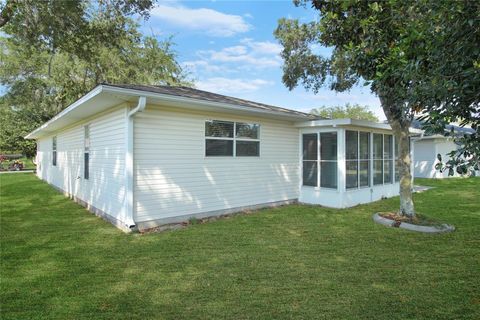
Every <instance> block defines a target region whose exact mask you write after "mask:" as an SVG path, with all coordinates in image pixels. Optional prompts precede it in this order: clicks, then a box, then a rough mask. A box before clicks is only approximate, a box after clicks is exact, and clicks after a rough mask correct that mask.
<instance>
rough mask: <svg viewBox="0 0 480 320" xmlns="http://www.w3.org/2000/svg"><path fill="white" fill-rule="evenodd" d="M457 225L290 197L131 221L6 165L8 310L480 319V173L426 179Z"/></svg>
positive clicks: (102, 315) (9, 313)
mask: <svg viewBox="0 0 480 320" xmlns="http://www.w3.org/2000/svg"><path fill="white" fill-rule="evenodd" d="M419 182H420V183H421V184H423V185H431V186H434V187H435V189H432V190H429V191H427V192H424V193H421V194H417V195H415V202H416V206H417V210H418V211H419V212H421V213H424V214H426V215H428V216H430V217H432V218H435V219H438V220H442V221H444V222H447V223H451V224H454V225H455V226H456V227H457V231H455V232H454V233H451V234H442V235H430V234H420V233H412V232H409V231H405V230H401V229H391V228H386V227H383V226H381V225H377V224H374V223H373V222H372V219H371V216H372V213H374V212H376V211H388V210H395V209H396V208H397V203H398V198H393V199H388V200H382V201H379V202H376V203H372V204H369V205H362V206H357V207H355V208H351V209H348V210H334V209H327V208H322V207H315V206H304V205H291V206H286V207H282V208H277V209H268V210H261V211H258V212H256V213H254V214H249V215H239V216H235V217H232V218H229V219H222V220H218V221H214V222H210V223H206V224H196V225H192V226H190V227H188V228H185V229H182V230H177V231H170V232H164V233H151V234H145V235H140V234H124V233H122V232H121V231H119V230H117V229H116V228H114V227H113V226H111V225H110V224H108V223H107V222H104V221H103V220H101V219H100V218H98V217H95V216H93V215H91V214H90V213H88V212H87V211H86V210H85V209H83V208H82V207H80V206H78V205H76V204H74V203H73V202H71V201H70V200H68V199H66V198H64V197H63V196H62V195H61V194H59V193H57V192H56V191H55V190H54V189H53V188H51V187H50V186H48V185H47V184H46V183H44V182H41V181H39V180H38V179H37V178H36V177H35V176H34V175H32V174H4V175H0V183H1V185H0V187H1V198H0V201H1V287H0V301H1V310H0V312H1V316H0V318H1V319H480V179H479V178H474V179H451V180H442V181H428V180H422V181H418V182H417V183H419Z"/></svg>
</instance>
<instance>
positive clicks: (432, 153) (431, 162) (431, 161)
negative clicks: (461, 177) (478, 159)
mask: <svg viewBox="0 0 480 320" xmlns="http://www.w3.org/2000/svg"><path fill="white" fill-rule="evenodd" d="M457 149H458V145H456V144H455V142H453V139H452V138H449V137H448V138H447V137H445V136H442V135H438V134H436V135H432V136H425V137H419V138H415V139H413V154H414V157H415V158H414V159H415V160H414V161H413V176H414V177H415V178H447V177H448V170H446V171H444V172H440V171H439V170H437V169H435V165H436V164H437V163H438V162H439V161H438V159H437V155H438V154H441V155H442V159H443V161H444V162H445V161H447V160H448V159H449V156H448V155H447V154H448V153H449V152H451V151H453V150H457ZM454 176H458V174H457V173H456V172H455V175H454Z"/></svg>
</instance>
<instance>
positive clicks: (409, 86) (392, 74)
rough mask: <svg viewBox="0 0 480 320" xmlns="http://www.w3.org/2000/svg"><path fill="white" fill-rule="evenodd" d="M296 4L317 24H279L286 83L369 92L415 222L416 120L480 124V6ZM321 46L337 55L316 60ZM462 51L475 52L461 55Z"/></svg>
mask: <svg viewBox="0 0 480 320" xmlns="http://www.w3.org/2000/svg"><path fill="white" fill-rule="evenodd" d="M294 3H295V4H296V5H303V6H308V5H311V6H312V8H313V9H314V10H316V11H317V12H318V19H317V20H315V21H311V22H306V23H301V22H300V21H298V20H296V19H286V18H283V19H281V20H280V21H279V24H278V27H277V29H276V30H275V36H276V37H277V39H278V40H279V41H280V43H281V44H282V46H283V51H282V57H283V59H284V61H285V64H284V74H283V82H284V83H285V85H286V86H287V87H288V88H290V89H293V88H294V87H295V86H297V85H298V84H301V85H303V86H304V87H306V88H307V89H310V90H312V91H314V92H317V91H318V90H319V89H320V88H321V87H322V86H328V87H329V88H331V89H332V90H336V91H345V90H348V89H350V88H351V87H352V86H354V85H357V84H361V83H363V84H364V85H368V86H370V88H371V90H372V91H373V92H374V93H375V94H377V95H378V97H379V98H380V102H381V105H382V108H383V111H384V112H385V116H386V117H387V120H388V121H389V123H390V125H391V126H392V129H393V130H394V133H395V136H396V138H397V139H398V140H399V142H400V147H399V149H400V150H399V151H400V160H399V162H398V166H399V168H400V175H401V181H400V213H401V214H404V215H408V216H413V215H414V207H413V201H412V197H411V172H410V161H411V159H410V156H409V152H408V135H409V127H410V124H411V121H412V119H413V118H414V116H415V115H416V114H419V113H421V112H426V113H428V117H429V118H430V119H437V120H439V119H440V120H441V121H440V122H438V121H437V123H439V124H440V125H442V124H445V122H447V121H449V120H451V119H452V117H455V116H462V117H463V118H464V119H469V120H468V121H472V120H474V121H478V118H477V120H475V117H478V114H479V112H478V111H479V110H478V93H479V92H480V91H479V90H478V89H479V87H478V72H479V68H478V67H479V60H478V56H479V55H478V50H479V48H478V43H480V41H479V38H478V36H479V25H480V23H479V17H478V12H480V3H479V2H477V1H452V0H439V1H436V2H435V4H434V5H433V2H432V1H428V0H419V1H408V0H407V1H359V0H351V1H344V0H334V1H327V0H313V1H307V0H295V1H294ZM317 44H320V45H322V46H325V47H331V48H333V53H332V55H331V56H329V57H323V56H319V55H317V54H316V53H315V51H314V50H313V49H312V46H313V45H317ZM445 46H447V47H448V48H444V47H445ZM475 47H476V48H475ZM464 50H468V51H469V52H468V53H466V54H465V55H463V54H462V52H463V51H464ZM445 52H448V57H449V58H448V59H446V60H444V59H443V58H442V57H443V55H444V53H445ZM475 114H476V116H475ZM432 122H435V121H434V120H432Z"/></svg>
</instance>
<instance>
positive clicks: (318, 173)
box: [301, 132, 320, 188]
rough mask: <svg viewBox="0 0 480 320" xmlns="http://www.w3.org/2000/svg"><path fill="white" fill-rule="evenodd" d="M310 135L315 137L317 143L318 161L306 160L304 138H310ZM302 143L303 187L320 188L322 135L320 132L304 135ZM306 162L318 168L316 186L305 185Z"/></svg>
mask: <svg viewBox="0 0 480 320" xmlns="http://www.w3.org/2000/svg"><path fill="white" fill-rule="evenodd" d="M308 135H311V136H315V142H316V151H317V152H316V153H317V154H316V155H317V158H316V159H307V160H306V159H304V155H305V149H304V136H308ZM301 138H302V143H301V146H302V153H301V155H302V159H301V161H302V186H303V187H313V188H318V187H319V181H320V172H319V169H320V168H319V166H320V162H319V158H320V134H319V132H312V133H302V136H301ZM305 162H313V163H314V164H315V165H316V166H317V174H316V176H317V177H316V179H315V180H316V183H315V185H311V184H305V179H304V178H303V177H304V170H305V164H304V163H305Z"/></svg>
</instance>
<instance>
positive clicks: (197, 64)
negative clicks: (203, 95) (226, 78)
mask: <svg viewBox="0 0 480 320" xmlns="http://www.w3.org/2000/svg"><path fill="white" fill-rule="evenodd" d="M182 67H184V68H185V69H187V71H189V72H194V73H200V72H201V71H207V72H220V71H222V70H223V68H222V67H221V66H217V65H215V64H212V63H209V62H208V61H205V60H194V61H185V62H183V63H182Z"/></svg>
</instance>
